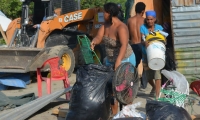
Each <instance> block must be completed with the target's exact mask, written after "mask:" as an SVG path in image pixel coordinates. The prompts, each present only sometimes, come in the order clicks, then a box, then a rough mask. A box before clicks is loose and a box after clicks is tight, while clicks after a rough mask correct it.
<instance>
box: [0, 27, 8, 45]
mask: <svg viewBox="0 0 200 120" xmlns="http://www.w3.org/2000/svg"><path fill="white" fill-rule="evenodd" d="M0 31H1V34H2V36H3V39H4V40H5V42H6V45H7V44H8V40H7V37H6V34H5V32H4V31H3V28H2V27H1V25H0Z"/></svg>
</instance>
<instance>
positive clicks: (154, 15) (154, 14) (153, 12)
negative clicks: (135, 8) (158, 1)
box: [146, 10, 156, 18]
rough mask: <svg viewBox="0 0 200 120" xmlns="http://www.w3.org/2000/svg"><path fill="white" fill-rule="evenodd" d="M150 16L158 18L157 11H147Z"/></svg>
mask: <svg viewBox="0 0 200 120" xmlns="http://www.w3.org/2000/svg"><path fill="white" fill-rule="evenodd" d="M148 16H152V17H154V18H156V12H155V11H153V10H149V11H146V17H148Z"/></svg>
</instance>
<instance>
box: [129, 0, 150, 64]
mask: <svg viewBox="0 0 200 120" xmlns="http://www.w3.org/2000/svg"><path fill="white" fill-rule="evenodd" d="M145 8H146V5H145V4H144V3H143V2H138V3H137V4H136V6H135V12H136V15H135V16H133V17H131V18H129V19H128V22H127V25H128V29H129V33H130V40H131V41H130V42H131V47H132V49H133V51H134V53H135V56H136V66H135V67H136V68H137V67H138V65H139V63H140V61H141V59H142V45H141V34H140V26H141V25H143V24H144V18H143V17H142V16H143V14H144V12H145Z"/></svg>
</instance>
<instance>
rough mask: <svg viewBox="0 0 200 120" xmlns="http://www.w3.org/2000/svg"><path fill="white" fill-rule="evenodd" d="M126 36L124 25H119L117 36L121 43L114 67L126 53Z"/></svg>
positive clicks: (126, 30)
mask: <svg viewBox="0 0 200 120" xmlns="http://www.w3.org/2000/svg"><path fill="white" fill-rule="evenodd" d="M128 36H129V34H128V29H127V28H126V27H124V26H120V27H119V28H118V37H119V41H120V43H121V48H120V51H119V55H118V57H117V60H116V63H115V69H116V68H117V67H118V66H119V65H120V64H121V61H122V60H123V59H124V56H125V54H126V50H127V46H128Z"/></svg>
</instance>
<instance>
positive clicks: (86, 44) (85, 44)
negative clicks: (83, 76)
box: [77, 35, 101, 64]
mask: <svg viewBox="0 0 200 120" xmlns="http://www.w3.org/2000/svg"><path fill="white" fill-rule="evenodd" d="M77 39H78V42H79V45H80V49H81V53H82V55H83V58H84V60H85V63H86V64H93V63H94V57H96V58H97V60H98V62H99V63H100V64H101V62H100V60H99V58H98V56H97V55H96V53H95V52H94V51H93V50H91V49H90V39H89V38H88V37H87V36H86V35H77Z"/></svg>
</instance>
